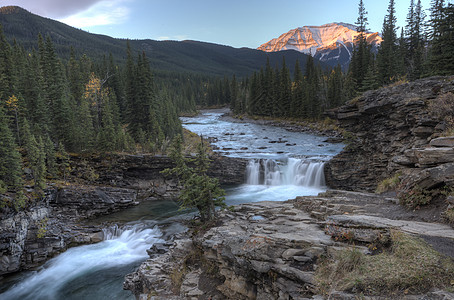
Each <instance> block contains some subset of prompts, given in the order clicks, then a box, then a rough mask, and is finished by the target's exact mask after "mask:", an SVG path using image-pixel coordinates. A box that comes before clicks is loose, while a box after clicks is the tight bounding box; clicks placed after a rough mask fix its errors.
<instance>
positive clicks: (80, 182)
mask: <svg viewBox="0 0 454 300" xmlns="http://www.w3.org/2000/svg"><path fill="white" fill-rule="evenodd" d="M245 164H246V162H245V161H244V160H241V159H229V158H223V157H216V158H215V159H214V161H213V164H212V168H211V170H210V173H211V175H212V176H214V177H217V178H219V180H220V181H221V182H222V183H223V184H235V183H239V182H241V183H242V182H244V170H245ZM172 166H173V163H172V161H171V160H170V158H168V157H165V156H153V155H104V156H72V157H71V172H70V174H68V175H67V181H66V182H65V183H61V184H58V186H57V185H53V186H50V187H49V188H48V189H47V190H46V195H45V196H44V197H43V198H41V199H40V200H35V203H34V204H33V205H32V206H31V207H29V208H28V209H26V210H25V211H21V212H19V213H16V212H15V211H14V210H12V209H2V210H1V211H0V276H1V275H5V274H9V273H13V272H17V271H21V270H27V269H31V268H35V267H37V266H39V265H41V264H43V263H44V262H46V261H47V260H48V259H50V258H52V257H53V256H55V255H57V254H59V253H61V252H63V251H65V250H66V249H67V248H69V247H72V246H77V245H82V244H87V243H95V242H99V241H101V240H103V238H104V236H103V233H102V228H101V226H93V225H84V221H85V220H87V219H91V218H94V217H96V216H100V215H105V214H110V213H112V212H115V211H119V210H122V209H125V208H128V207H130V206H133V205H136V204H138V202H139V201H153V200H156V199H174V198H175V197H176V195H177V194H178V191H179V187H178V185H177V183H176V181H175V180H174V179H173V178H165V177H163V175H162V174H161V173H160V172H161V171H162V170H164V169H166V168H169V167H172Z"/></svg>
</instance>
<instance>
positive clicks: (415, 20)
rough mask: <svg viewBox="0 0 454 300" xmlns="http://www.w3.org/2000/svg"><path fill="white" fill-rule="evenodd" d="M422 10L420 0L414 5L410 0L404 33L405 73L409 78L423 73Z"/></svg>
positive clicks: (411, 78)
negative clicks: (405, 42)
mask: <svg viewBox="0 0 454 300" xmlns="http://www.w3.org/2000/svg"><path fill="white" fill-rule="evenodd" d="M424 18H425V15H424V11H423V9H422V5H421V0H418V1H417V3H416V5H415V3H414V0H411V2H410V7H409V9H408V15H407V25H406V26H405V34H406V40H407V55H406V64H407V74H408V76H409V79H410V80H415V79H417V78H419V77H421V75H422V74H423V64H424V62H423V54H424V47H425V41H424Z"/></svg>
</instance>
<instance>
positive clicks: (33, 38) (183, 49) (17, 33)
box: [0, 6, 307, 77]
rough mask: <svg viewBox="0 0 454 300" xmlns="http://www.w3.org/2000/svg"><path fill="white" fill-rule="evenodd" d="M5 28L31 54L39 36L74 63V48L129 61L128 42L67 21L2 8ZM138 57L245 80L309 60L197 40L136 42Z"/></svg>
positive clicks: (174, 68) (158, 66)
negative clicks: (266, 70)
mask: <svg viewBox="0 0 454 300" xmlns="http://www.w3.org/2000/svg"><path fill="white" fill-rule="evenodd" d="M0 24H2V26H3V31H4V32H5V35H6V37H7V39H8V40H9V41H10V42H12V41H13V40H14V39H15V40H16V41H17V42H18V43H19V44H21V45H23V46H24V47H25V49H32V48H36V45H37V37H38V34H39V33H41V34H42V35H43V36H46V35H49V36H50V37H51V39H52V41H53V43H54V45H55V48H56V52H57V54H58V55H59V56H60V57H62V58H64V59H67V58H69V53H70V47H73V48H74V49H75V51H76V54H77V55H82V54H87V55H88V56H89V57H91V58H94V59H100V58H102V57H103V55H106V54H109V53H112V55H113V56H114V59H115V60H116V61H117V62H118V63H122V62H124V61H125V59H126V39H115V38H112V37H109V36H106V35H99V34H93V33H89V32H86V31H83V30H80V29H76V28H73V27H71V26H68V25H66V24H63V23H61V22H58V21H55V20H52V19H48V18H43V17H40V16H38V15H35V14H32V13H30V12H28V11H27V10H25V9H22V8H20V7H17V6H6V7H2V8H0ZM129 42H130V45H131V48H132V50H133V51H134V52H142V51H144V52H145V54H146V55H147V56H148V58H149V60H150V64H151V66H152V68H153V69H154V70H155V72H160V71H164V72H191V73H200V74H205V75H217V76H224V75H226V76H231V75H233V74H236V75H237V76H240V77H244V76H249V75H251V74H252V73H253V72H254V71H258V70H259V69H260V68H261V67H262V66H264V65H265V63H266V60H267V58H269V59H270V63H271V65H272V66H275V65H277V64H281V63H282V59H283V57H285V59H286V64H287V65H288V66H290V67H291V69H293V66H294V65H295V61H296V59H298V60H299V62H300V63H301V65H302V67H304V65H305V62H306V59H307V55H306V54H304V53H300V52H295V51H284V52H275V53H264V52H263V51H259V50H256V49H249V48H233V47H230V46H223V45H217V44H212V43H204V42H197V41H181V42H179V41H155V40H150V39H147V40H130V41H129Z"/></svg>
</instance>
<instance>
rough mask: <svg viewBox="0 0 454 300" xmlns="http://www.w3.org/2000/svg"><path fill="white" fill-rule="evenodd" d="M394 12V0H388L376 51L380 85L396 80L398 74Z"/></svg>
mask: <svg viewBox="0 0 454 300" xmlns="http://www.w3.org/2000/svg"><path fill="white" fill-rule="evenodd" d="M395 14H396V9H395V4H394V0H390V1H389V5H388V14H387V15H386V16H385V20H384V21H383V30H382V37H383V41H382V43H381V44H380V47H379V48H378V53H377V69H378V75H379V82H380V84H382V85H383V84H388V83H390V82H392V81H394V80H396V79H397V75H398V64H397V60H398V45H397V33H396V30H397V27H396V22H397V19H396V15H395ZM369 69H370V68H369Z"/></svg>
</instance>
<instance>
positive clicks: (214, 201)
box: [164, 136, 226, 222]
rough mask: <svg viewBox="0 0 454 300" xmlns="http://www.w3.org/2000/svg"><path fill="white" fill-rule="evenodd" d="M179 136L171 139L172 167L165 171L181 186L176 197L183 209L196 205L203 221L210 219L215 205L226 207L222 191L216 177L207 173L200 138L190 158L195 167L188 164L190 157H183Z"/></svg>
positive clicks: (204, 151) (204, 154) (207, 162)
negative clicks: (176, 178) (194, 155)
mask: <svg viewBox="0 0 454 300" xmlns="http://www.w3.org/2000/svg"><path fill="white" fill-rule="evenodd" d="M181 144H182V140H181V137H180V136H177V137H176V138H175V139H174V142H173V146H172V152H171V158H172V159H173V160H174V162H175V167H174V168H172V169H166V170H164V173H165V174H174V175H176V176H177V177H178V179H179V181H180V183H181V184H182V185H183V189H182V191H181V193H180V196H179V197H178V198H179V200H180V201H181V207H182V208H197V210H198V211H199V214H200V219H201V221H202V222H209V221H212V220H213V219H215V218H216V210H215V206H220V207H223V208H225V207H226V204H225V198H224V195H225V191H224V190H223V189H222V188H221V187H220V185H219V181H218V179H217V178H211V177H209V176H208V175H207V171H208V167H209V165H210V159H209V157H208V154H207V149H206V147H205V145H204V143H203V138H202V140H201V143H200V144H199V146H198V149H197V156H196V158H195V160H194V161H193V162H194V164H195V167H189V166H188V164H189V163H190V162H192V160H191V159H188V158H185V157H184V156H183V152H182V146H181Z"/></svg>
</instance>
